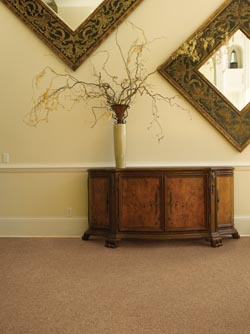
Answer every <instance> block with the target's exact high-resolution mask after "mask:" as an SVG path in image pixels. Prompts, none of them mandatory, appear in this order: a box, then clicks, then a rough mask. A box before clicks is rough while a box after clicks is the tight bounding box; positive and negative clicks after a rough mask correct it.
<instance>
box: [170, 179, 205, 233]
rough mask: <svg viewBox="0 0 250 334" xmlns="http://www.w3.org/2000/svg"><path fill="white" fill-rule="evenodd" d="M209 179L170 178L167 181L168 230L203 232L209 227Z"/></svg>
mask: <svg viewBox="0 0 250 334" xmlns="http://www.w3.org/2000/svg"><path fill="white" fill-rule="evenodd" d="M206 188H207V179H206V176H205V175H201V176H181V175H180V176H168V177H167V178H166V181H165V194H166V199H165V207H166V228H167V229H168V230H179V229H182V230H195V229H198V230H203V229H205V228H206V226H207V218H206V214H207V195H206Z"/></svg>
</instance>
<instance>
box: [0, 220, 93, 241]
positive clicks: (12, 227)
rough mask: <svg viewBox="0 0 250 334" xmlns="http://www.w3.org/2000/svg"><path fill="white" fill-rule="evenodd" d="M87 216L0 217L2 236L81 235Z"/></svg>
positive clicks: (86, 224)
mask: <svg viewBox="0 0 250 334" xmlns="http://www.w3.org/2000/svg"><path fill="white" fill-rule="evenodd" d="M87 227H88V220H87V218H60V217H59V218H53V217H52V218H51V217H48V218H37V217H35V218H0V237H81V236H82V234H83V232H84V231H85V230H86V229H87Z"/></svg>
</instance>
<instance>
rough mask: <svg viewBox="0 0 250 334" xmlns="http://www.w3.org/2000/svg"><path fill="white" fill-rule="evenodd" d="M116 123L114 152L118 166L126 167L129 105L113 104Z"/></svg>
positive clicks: (114, 126)
mask: <svg viewBox="0 0 250 334" xmlns="http://www.w3.org/2000/svg"><path fill="white" fill-rule="evenodd" d="M111 109H112V111H113V118H114V119H115V123H114V125H113V133H114V153H115V165H116V168H125V167H126V144H127V137H126V121H125V118H126V117H127V109H128V105H126V104H114V105H112V106H111Z"/></svg>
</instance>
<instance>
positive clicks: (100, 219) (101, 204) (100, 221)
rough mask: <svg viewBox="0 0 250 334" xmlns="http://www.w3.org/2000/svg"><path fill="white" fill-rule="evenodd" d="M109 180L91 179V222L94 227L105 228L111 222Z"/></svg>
mask: <svg viewBox="0 0 250 334" xmlns="http://www.w3.org/2000/svg"><path fill="white" fill-rule="evenodd" d="M109 197H110V194H109V178H108V177H105V176H103V177H101V176H99V177H95V178H92V177H90V178H89V220H90V224H91V226H93V227H100V228H102V227H103V228H105V227H108V226H109V225H110V222H109V218H110V217H109V216H110V215H109V211H110V205H109V204H110V203H109Z"/></svg>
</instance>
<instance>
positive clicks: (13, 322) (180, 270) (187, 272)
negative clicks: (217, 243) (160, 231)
mask: <svg viewBox="0 0 250 334" xmlns="http://www.w3.org/2000/svg"><path fill="white" fill-rule="evenodd" d="M223 243H224V246H223V247H220V248H211V247H209V244H208V243H207V242H205V241H203V240H193V241H192V240H183V241H174V240H171V241H139V240H133V241H122V242H121V244H120V247H119V248H117V249H109V248H105V247H104V246H103V245H104V242H103V241H102V240H89V241H87V242H86V241H82V240H81V239H80V238H79V239H55V238H1V239H0V268H1V271H0V333H1V334H31V333H32V334H33V333H34V334H94V333H98V334H106V333H109V334H191V333H192V334H196V333H197V334H207V333H211V334H224V333H225V334H249V333H250V238H247V237H245V238H241V239H239V240H232V239H225V240H224V241H223Z"/></svg>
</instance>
